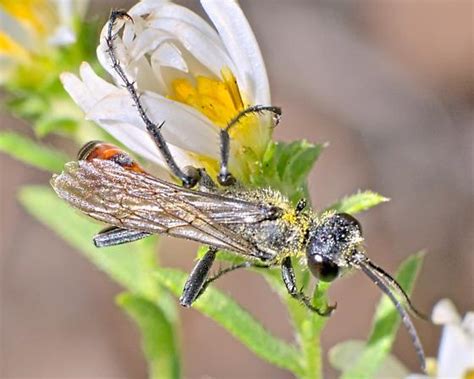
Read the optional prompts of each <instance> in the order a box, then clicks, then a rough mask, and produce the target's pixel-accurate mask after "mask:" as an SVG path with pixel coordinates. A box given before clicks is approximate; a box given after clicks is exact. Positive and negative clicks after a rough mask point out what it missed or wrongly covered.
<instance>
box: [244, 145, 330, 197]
mask: <svg viewBox="0 0 474 379" xmlns="http://www.w3.org/2000/svg"><path fill="white" fill-rule="evenodd" d="M325 146H326V144H319V145H313V144H311V143H308V142H307V141H304V140H303V141H294V142H291V143H289V144H286V143H282V142H272V143H271V144H269V146H268V147H267V150H266V151H265V154H264V157H263V162H262V167H261V171H259V172H258V173H256V174H254V175H253V176H251V177H250V182H251V183H252V184H253V185H255V186H258V187H271V188H273V189H275V190H278V191H280V192H282V193H283V194H284V195H286V196H288V197H289V199H290V200H291V201H292V202H294V203H296V202H297V201H298V200H299V199H301V198H306V199H307V200H309V198H308V191H307V184H306V182H307V180H306V179H307V176H308V174H309V172H310V171H311V169H312V167H313V165H314V163H315V162H316V160H317V158H318V157H319V155H320V154H321V152H322V150H323V148H324V147H325Z"/></svg>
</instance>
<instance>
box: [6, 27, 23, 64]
mask: <svg viewBox="0 0 474 379" xmlns="http://www.w3.org/2000/svg"><path fill="white" fill-rule="evenodd" d="M0 55H7V56H9V57H11V58H14V59H17V60H19V61H27V60H28V59H29V58H30V54H29V53H28V51H27V50H26V49H25V48H24V47H23V46H21V45H20V44H18V43H16V42H15V41H14V40H13V39H12V38H11V37H10V36H9V35H7V34H5V33H3V32H1V31H0Z"/></svg>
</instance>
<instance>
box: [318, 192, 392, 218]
mask: <svg viewBox="0 0 474 379" xmlns="http://www.w3.org/2000/svg"><path fill="white" fill-rule="evenodd" d="M389 200H390V199H388V198H386V197H384V196H382V195H379V194H378V193H376V192H372V191H363V192H358V193H356V194H354V195H350V196H346V197H344V198H343V199H342V200H341V201H338V202H337V203H335V204H333V205H331V206H330V207H328V208H327V209H325V210H326V211H329V210H333V211H336V212H344V213H349V214H356V213H359V212H363V211H366V210H368V209H370V208H373V207H375V206H376V205H378V204H380V203H385V202H386V201H389Z"/></svg>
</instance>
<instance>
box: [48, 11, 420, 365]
mask: <svg viewBox="0 0 474 379" xmlns="http://www.w3.org/2000/svg"><path fill="white" fill-rule="evenodd" d="M120 17H127V18H129V17H130V16H128V15H127V14H126V13H124V12H121V11H114V12H112V15H111V18H110V21H109V27H108V34H107V37H106V38H107V40H106V41H107V45H108V48H109V55H110V60H111V62H112V64H113V68H114V70H115V71H116V72H117V74H118V76H119V77H120V78H121V79H122V81H123V84H124V86H125V87H126V88H127V90H128V91H129V93H130V95H131V98H132V99H133V101H134V103H135V105H136V107H137V110H138V112H139V113H140V116H141V119H142V120H143V122H144V124H145V126H146V129H147V131H148V132H149V135H150V136H151V138H153V140H154V142H155V143H156V146H157V148H158V149H159V151H160V152H161V154H162V155H163V157H164V158H165V160H166V162H167V164H168V166H169V169H170V171H171V172H172V173H173V175H174V176H175V177H176V178H177V179H178V180H179V181H181V183H182V186H178V185H175V184H172V183H169V182H166V181H163V180H160V179H157V178H156V177H153V176H152V175H150V174H148V173H146V172H145V171H144V170H143V169H142V168H141V167H140V166H139V165H138V164H137V163H136V162H135V161H133V160H132V159H131V158H130V157H129V156H128V155H127V154H126V153H124V152H122V151H121V150H119V149H118V148H116V147H115V146H113V145H110V144H105V143H101V142H98V141H93V142H90V143H88V144H86V145H85V146H84V147H83V148H82V149H81V150H80V152H79V156H78V161H74V162H69V163H67V164H66V166H65V168H64V171H63V173H61V174H60V175H55V176H54V177H53V178H52V180H51V184H52V186H53V188H54V189H55V191H56V192H57V194H58V195H59V197H61V198H62V199H64V200H66V201H67V202H68V203H69V204H70V205H72V206H73V207H75V208H77V209H79V210H80V211H82V212H83V213H85V214H87V215H89V216H90V217H92V218H94V219H96V220H99V221H102V222H104V223H106V224H108V225H109V227H108V228H106V229H104V230H103V231H102V232H100V233H99V234H98V235H97V236H95V237H94V243H95V245H96V246H97V247H104V246H112V245H118V244H122V243H127V242H132V241H136V240H138V239H141V238H144V237H147V236H149V235H151V234H166V235H170V236H174V237H178V238H186V239H190V240H194V241H197V242H200V243H203V244H206V245H208V246H209V248H208V250H207V252H206V254H205V255H204V256H203V257H202V258H201V259H200V260H199V261H198V262H197V264H196V265H195V267H194V269H193V270H192V272H191V274H190V275H189V278H188V280H187V282H186V284H185V286H184V289H183V293H182V296H181V298H180V303H181V305H183V306H186V307H187V306H191V304H192V303H193V302H194V301H195V300H196V299H197V298H198V297H199V296H200V295H201V294H202V293H203V292H204V290H205V289H206V287H207V286H208V285H209V283H211V282H212V281H214V280H216V279H217V278H219V277H220V276H221V275H223V274H224V273H227V272H230V271H233V270H236V269H239V268H249V267H259V268H274V267H280V269H281V276H282V280H283V283H284V284H285V286H286V289H287V290H288V293H289V294H290V295H291V296H292V297H294V298H296V299H298V300H299V301H301V302H302V303H303V304H304V305H305V306H306V307H307V308H309V309H310V310H311V311H313V312H316V313H318V314H319V315H322V316H328V315H329V314H330V313H331V312H332V311H333V309H334V307H333V306H329V307H328V308H327V309H326V310H324V311H323V310H321V309H318V308H316V307H314V306H313V304H312V302H311V300H310V298H309V297H308V296H306V295H305V294H304V293H303V291H302V290H299V289H298V288H297V285H296V279H295V272H294V269H293V265H292V261H293V260H295V259H297V260H300V259H304V260H305V262H306V265H307V268H308V269H309V271H310V272H311V273H312V274H313V275H314V276H315V277H316V278H317V279H318V280H321V281H326V282H330V281H333V280H334V279H336V278H337V277H339V276H341V275H342V274H343V273H344V272H346V271H348V270H350V269H352V268H357V269H360V270H362V272H364V273H365V274H366V275H367V276H368V277H369V278H370V279H371V280H372V281H373V282H374V283H375V284H376V285H377V286H378V287H379V288H380V289H381V290H382V291H383V292H384V293H385V294H386V295H387V296H388V297H389V298H390V300H391V301H392V302H393V304H394V305H395V307H396V308H397V310H398V312H399V314H400V316H401V318H402V321H403V324H404V325H405V327H406V328H407V330H408V332H409V334H410V336H411V339H412V341H413V344H414V346H415V349H416V351H417V354H418V356H419V358H420V361H421V365H422V368H423V369H424V368H425V356H424V352H423V348H422V346H421V342H420V340H419V338H418V335H417V333H416V330H415V328H414V326H413V323H412V321H411V319H410V318H409V316H408V312H407V311H406V310H405V307H406V308H408V309H409V310H410V311H412V312H413V313H414V314H415V315H417V316H420V317H422V316H421V315H420V313H419V312H418V311H417V310H416V309H415V308H414V307H413V306H412V304H411V302H410V299H409V298H408V296H407V295H406V293H405V292H404V290H403V289H402V288H401V287H400V285H399V284H398V283H397V282H396V281H395V280H394V279H393V278H392V277H391V276H390V275H389V274H388V273H386V272H385V271H384V270H382V269H381V268H380V267H378V266H376V265H375V264H374V263H372V262H371V261H370V260H369V258H368V257H367V256H366V255H365V252H364V249H363V246H362V242H363V237H362V228H361V226H360V224H359V222H358V221H357V220H356V219H355V218H354V217H352V216H351V215H349V214H345V213H326V214H323V215H317V214H316V213H314V212H313V211H312V210H310V209H307V208H306V206H305V202H304V201H300V202H299V203H298V204H297V205H296V207H295V206H293V205H292V204H291V202H290V201H289V200H288V199H287V198H286V197H285V196H283V195H282V194H281V193H279V192H277V191H274V190H271V189H246V188H243V187H242V186H240V185H239V184H238V183H236V180H235V179H234V177H233V176H232V174H231V173H230V172H229V170H228V161H229V151H230V137H229V129H231V128H232V127H233V126H234V125H236V124H237V123H239V121H240V120H241V118H243V117H246V116H247V115H249V114H256V113H260V112H271V113H273V114H274V115H275V117H279V116H280V114H281V111H280V109H279V108H278V107H273V106H260V105H257V106H252V107H249V108H247V109H245V110H243V111H242V112H240V114H238V115H237V117H235V118H234V119H233V120H232V121H230V122H229V124H228V125H227V127H226V128H224V129H222V130H221V133H220V139H221V143H220V147H221V159H220V171H219V174H218V175H217V182H218V184H219V185H220V186H218V185H217V184H216V183H215V182H214V181H213V180H212V178H211V177H210V176H209V175H208V174H207V173H206V172H205V171H204V170H203V169H199V168H194V167H185V168H183V169H182V168H180V167H179V166H178V164H177V163H176V161H175V160H174V158H173V156H172V154H171V153H170V151H169V149H168V146H167V143H166V141H165V140H164V138H163V136H162V134H161V131H160V125H157V124H155V123H153V122H152V121H151V120H150V119H149V118H148V116H147V114H146V112H145V110H144V109H143V107H142V104H141V102H140V99H139V96H138V94H137V92H136V90H135V87H134V85H133V83H131V82H130V81H129V80H128V78H127V76H126V74H125V72H124V71H123V69H122V67H121V66H120V64H119V62H118V60H117V58H116V56H115V54H114V46H113V33H112V28H113V25H114V22H115V21H116V19H117V18H120ZM219 249H224V250H227V251H230V252H234V253H236V254H238V255H240V256H241V257H243V258H244V259H245V262H243V263H239V264H236V265H233V266H231V267H228V268H226V269H224V270H222V271H220V272H218V273H217V274H216V275H214V276H211V275H209V272H210V270H211V267H212V264H213V262H214V260H215V258H216V254H217V251H218V250H219ZM399 299H400V300H399ZM402 304H403V305H404V306H402Z"/></svg>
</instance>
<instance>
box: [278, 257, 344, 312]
mask: <svg viewBox="0 0 474 379" xmlns="http://www.w3.org/2000/svg"><path fill="white" fill-rule="evenodd" d="M281 276H282V279H283V283H285V287H286V289H287V291H288V293H289V294H290V295H291V297H293V298H294V299H296V300H298V301H301V302H302V303H303V304H304V305H306V307H307V308H308V309H309V310H311V311H312V312H315V313H317V314H318V315H320V316H325V317H327V316H330V315H331V313H332V311H333V310H334V309H336V306H335V305H329V306H328V309H327V310H324V311H323V310H321V309H319V308H317V307H315V306H314V305H313V304H312V303H311V299H310V298H309V297H308V296H306V295H305V294H304V292H303V291H302V290H298V287H297V285H296V276H295V271H294V269H293V265H292V263H291V258H290V257H286V258H285V259H283V262H282V264H281Z"/></svg>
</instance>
